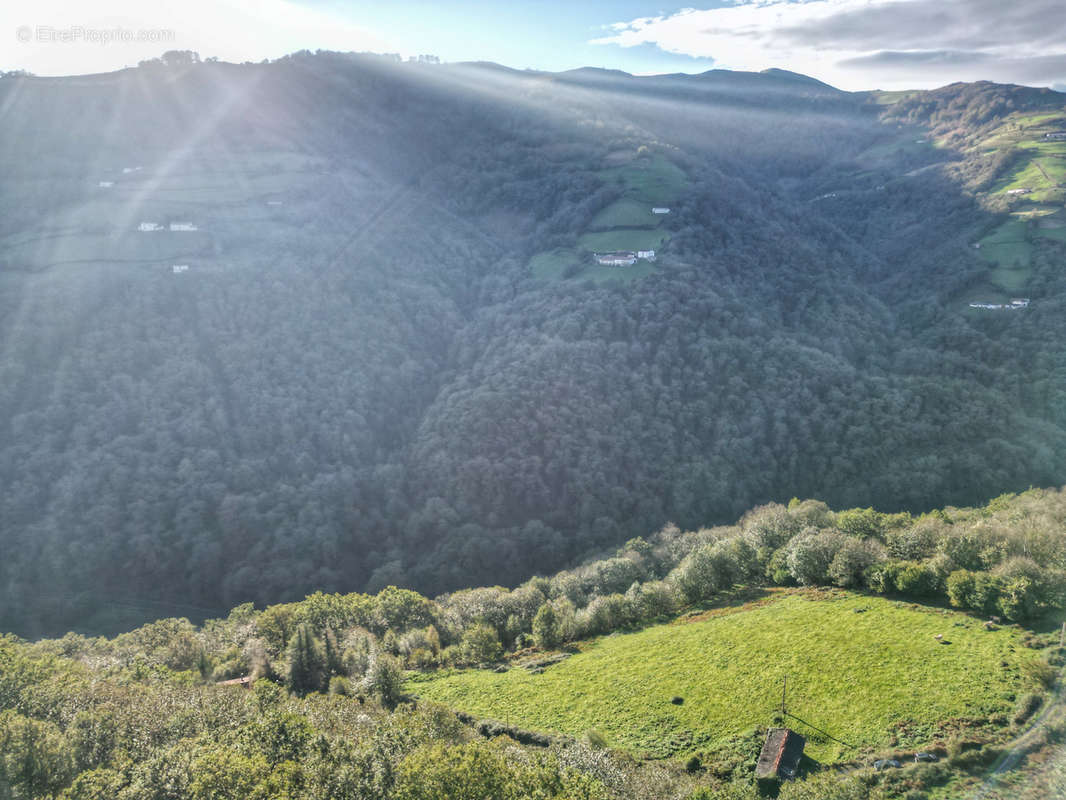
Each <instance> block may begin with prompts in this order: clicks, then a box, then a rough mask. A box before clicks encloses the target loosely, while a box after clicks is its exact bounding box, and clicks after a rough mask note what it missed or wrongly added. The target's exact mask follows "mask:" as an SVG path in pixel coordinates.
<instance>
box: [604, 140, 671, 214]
mask: <svg viewBox="0 0 1066 800" xmlns="http://www.w3.org/2000/svg"><path fill="white" fill-rule="evenodd" d="M600 175H601V176H603V178H604V179H605V180H607V181H609V182H610V181H615V182H617V183H618V184H620V185H621V187H622V188H623V190H624V191H625V194H626V196H627V197H629V198H631V199H634V200H637V201H639V202H641V203H644V204H647V205H667V206H668V205H669V204H670V203H672V202H675V201H676V200H677V199H678V197H680V196H681V195H682V194H683V193H684V192H685V190H686V189H687V188H688V178H687V177H686V175H685V173H684V171H683V170H682V169H681V168H680V167H678V166H677V165H676V164H674V163H673V162H671V161H670V160H668V159H667V158H666V157H665V156H663V155H661V154H659V153H656V154H654V155H651V156H641V157H639V158H637V159H635V160H634V161H632V162H631V163H629V164H626V165H625V166H620V167H610V168H608V169H605V170H602V171H601V172H600Z"/></svg>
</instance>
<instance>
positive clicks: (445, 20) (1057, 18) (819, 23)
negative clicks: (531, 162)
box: [0, 0, 1066, 90]
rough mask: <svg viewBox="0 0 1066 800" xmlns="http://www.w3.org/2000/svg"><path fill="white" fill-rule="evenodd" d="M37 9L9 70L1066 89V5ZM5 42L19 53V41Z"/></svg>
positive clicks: (539, 2) (59, 5) (964, 0)
mask: <svg viewBox="0 0 1066 800" xmlns="http://www.w3.org/2000/svg"><path fill="white" fill-rule="evenodd" d="M662 2H663V0H650V2H645V1H644V0H619V2H584V3H575V2H561V1H560V0H532V1H528V2H520V0H492V1H491V2H489V1H488V0H432V1H430V0H374V2H362V0H356V1H353V0H348V1H347V2H345V1H344V0H180V2H179V1H177V0H174V1H171V0H35V2H33V3H10V2H6V3H0V69H25V70H29V71H30V72H33V73H36V74H38V75H72V74H85V73H92V72H105V71H110V70H115V69H121V68H122V67H124V66H133V65H135V64H136V63H137V62H138V61H140V60H142V59H146V58H152V57H155V56H158V55H160V54H161V53H162V52H163V51H165V50H195V51H196V52H198V53H199V54H200V55H201V57H204V58H206V57H209V56H216V57H218V58H220V59H221V60H223V61H238V62H239V61H261V60H262V59H264V58H277V57H278V56H281V55H284V54H286V53H290V52H294V51H296V50H301V49H308V50H317V49H323V50H342V51H348V50H354V51H371V52H387V53H400V54H402V55H404V56H410V55H417V54H422V53H425V54H432V55H436V56H438V57H439V58H441V59H442V60H443V61H495V62H497V63H501V64H505V65H507V66H510V67H515V68H519V69H524V68H530V69H540V70H549V71H559V70H565V69H573V68H576V67H581V66H595V67H605V68H609V69H621V70H625V71H626V72H631V73H634V74H649V73H663V72H703V71H704V70H707V69H714V68H722V69H741V70H763V69H767V68H770V67H777V68H781V69H789V70H793V71H795V72H801V73H804V74H806V75H811V76H813V77H815V78H818V79H820V80H823V81H826V82H827V83H830V84H832V85H834V86H838V87H840V88H842V89H849V90H863V89H906V88H933V87H936V86H942V85H944V84H947V83H951V82H953V81H960V80H963V81H974V80H992V81H997V82H1000V83H1023V84H1028V85H1033V86H1053V87H1055V88H1059V89H1066V11H1064V5H1063V4H1064V0H711V1H710V2H704V3H700V4H699V5H698V6H689V5H677V6H675V5H663V4H662ZM5 39H6V41H5Z"/></svg>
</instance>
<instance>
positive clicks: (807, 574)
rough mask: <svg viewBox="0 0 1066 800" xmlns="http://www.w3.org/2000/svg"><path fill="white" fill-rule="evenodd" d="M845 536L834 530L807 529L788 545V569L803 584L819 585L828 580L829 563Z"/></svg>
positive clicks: (831, 561)
mask: <svg viewBox="0 0 1066 800" xmlns="http://www.w3.org/2000/svg"><path fill="white" fill-rule="evenodd" d="M844 541H845V537H844V535H843V534H841V533H838V532H836V531H824V532H817V531H813V530H811V529H808V530H807V531H805V532H804V533H801V534H800V535H799V536H797V537H796V538H795V539H793V540H792V542H791V543H790V544H789V547H788V569H789V572H790V573H791V574H792V577H793V578H795V579H796V581H797V582H799V583H801V584H803V585H804V586H821V585H824V584H826V583H828V581H829V565H830V564H832V563H833V559H834V558H835V557H836V554H837V551H838V550H839V549H840V548H841V546H842V545H843V544H844Z"/></svg>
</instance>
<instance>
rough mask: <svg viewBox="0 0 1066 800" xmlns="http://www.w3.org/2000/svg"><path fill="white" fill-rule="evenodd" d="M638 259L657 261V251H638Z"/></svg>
mask: <svg viewBox="0 0 1066 800" xmlns="http://www.w3.org/2000/svg"><path fill="white" fill-rule="evenodd" d="M637 258H643V259H646V260H647V261H654V260H655V251H654V250H638V251H637Z"/></svg>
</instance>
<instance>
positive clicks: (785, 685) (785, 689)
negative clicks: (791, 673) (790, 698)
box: [781, 675, 788, 717]
mask: <svg viewBox="0 0 1066 800" xmlns="http://www.w3.org/2000/svg"><path fill="white" fill-rule="evenodd" d="M787 692H788V675H786V676H785V677H783V678H782V679H781V716H782V717H784V716H785V715H786V714H787V713H788V709H787V706H786V705H785V695H786V694H787Z"/></svg>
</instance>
